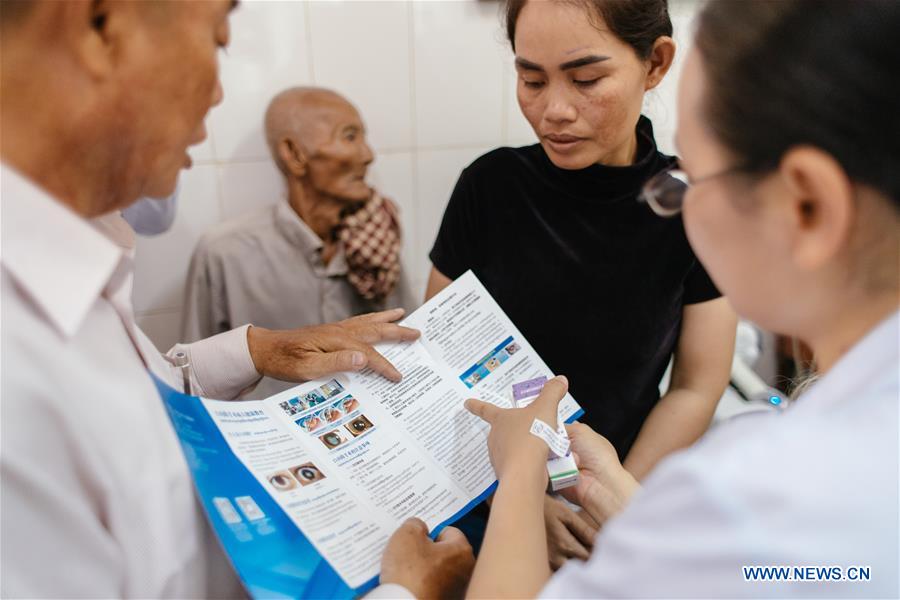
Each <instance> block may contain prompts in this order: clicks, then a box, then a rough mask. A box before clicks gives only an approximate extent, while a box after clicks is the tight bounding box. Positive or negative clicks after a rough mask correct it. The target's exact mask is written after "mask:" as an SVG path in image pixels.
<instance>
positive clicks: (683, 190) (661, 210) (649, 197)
mask: <svg viewBox="0 0 900 600" xmlns="http://www.w3.org/2000/svg"><path fill="white" fill-rule="evenodd" d="M741 170H743V167H730V168H728V169H725V170H724V171H719V172H718V173H713V174H712V175H706V176H705V177H700V178H698V179H694V180H693V181H692V180H691V178H690V177H688V174H687V173H685V172H684V171H682V170H681V169H678V168H673V169H668V170H666V171H663V172H661V173H657V174H656V175H654V176H653V177H651V178H650V180H649V181H647V183H645V184H644V188H643V189H642V190H641V194H640V196H638V200H639V201H640V202H646V203H647V204H649V205H650V208H651V209H652V210H653V212H655V213H656V214H657V215H659V216H660V217H674V216H675V215H677V214H678V213H680V212H681V209H682V207H683V206H684V196H685V194H687V191H688V188H690V187H693V186H697V185H700V184H701V183H704V182H706V181H710V180H712V179H716V178H718V177H724V176H726V175H731V174H733V173H737V172H738V171H741Z"/></svg>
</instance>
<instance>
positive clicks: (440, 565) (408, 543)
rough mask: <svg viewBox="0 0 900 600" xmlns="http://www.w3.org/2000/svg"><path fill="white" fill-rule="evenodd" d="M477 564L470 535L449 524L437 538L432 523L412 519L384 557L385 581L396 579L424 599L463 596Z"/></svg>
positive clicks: (398, 531) (396, 581) (383, 574)
mask: <svg viewBox="0 0 900 600" xmlns="http://www.w3.org/2000/svg"><path fill="white" fill-rule="evenodd" d="M474 568H475V555H474V554H472V546H470V545H469V542H468V541H467V540H466V536H464V535H463V534H462V532H461V531H460V530H459V529H456V528H455V527H447V528H446V529H444V530H443V531H442V532H441V534H440V535H439V536H438V538H437V541H435V542H433V541H431V539H430V538H429V537H428V527H427V526H426V525H425V523H423V522H422V521H421V520H419V519H408V520H407V521H406V522H405V523H404V524H403V525H401V526H400V528H399V529H397V531H395V532H394V535H392V536H391V539H390V541H389V542H388V545H387V548H386V549H385V551H384V556H383V557H382V559H381V583H396V584H399V585H402V586H403V587H405V588H406V589H407V590H409V591H410V592H411V593H412V595H413V596H415V597H416V598H419V599H420V600H431V599H432V598H462V597H463V596H464V595H465V592H466V586H467V585H469V578H471V577H472V569H474Z"/></svg>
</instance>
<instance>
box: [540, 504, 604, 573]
mask: <svg viewBox="0 0 900 600" xmlns="http://www.w3.org/2000/svg"><path fill="white" fill-rule="evenodd" d="M544 524H545V525H546V527H547V554H548V557H549V559H550V568H551V569H553V570H554V571H556V570H557V569H559V568H560V567H561V566H563V563H565V562H566V561H567V560H569V559H570V558H578V559H581V560H587V559H588V558H589V557H590V555H591V549H592V548H593V547H594V536H596V535H597V528H596V527H594V526H593V525H590V524H588V522H587V520H586V519H585V518H584V517H582V516H581V515H579V514H578V513H576V512H574V511H573V510H572V509H571V508H569V507H568V506H566V504H565V503H564V502H562V501H560V500H557V499H556V498H554V497H553V496H545V497H544Z"/></svg>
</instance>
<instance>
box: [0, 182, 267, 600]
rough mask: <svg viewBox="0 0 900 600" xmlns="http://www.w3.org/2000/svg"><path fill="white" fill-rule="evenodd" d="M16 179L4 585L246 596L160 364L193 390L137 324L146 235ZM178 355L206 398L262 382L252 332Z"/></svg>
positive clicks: (40, 593) (8, 241)
mask: <svg viewBox="0 0 900 600" xmlns="http://www.w3.org/2000/svg"><path fill="white" fill-rule="evenodd" d="M0 177H2V179H0V202H2V217H0V218H2V222H0V224H2V238H0V239H2V252H0V264H2V273H0V277H2V287H0V298H2V383H0V391H2V421H0V428H2V437H0V479H2V502H3V504H2V513H0V519H2V529H0V532H2V535H0V556H2V582H0V595H2V596H3V597H44V598H48V597H54V598H62V597H66V598H78V597H84V598H86V597H91V598H108V597H143V598H160V597H179V598H193V597H223V596H234V595H242V593H243V592H242V591H241V589H240V586H239V584H238V583H237V580H236V579H235V577H234V575H233V574H232V571H231V569H230V568H229V567H228V565H227V562H226V560H225V557H224V555H223V554H222V552H221V550H220V549H219V547H218V544H217V542H216V541H215V540H214V537H213V535H212V533H211V532H210V530H209V529H208V526H207V524H206V520H205V518H204V516H203V514H202V509H201V508H200V506H199V504H198V503H197V501H196V500H195V497H194V492H193V484H192V481H191V476H190V473H189V471H188V468H187V465H186V463H185V460H184V458H183V456H182V453H181V449H180V447H179V443H178V441H177V438H176V436H175V433H174V431H173V429H172V427H171V424H170V422H169V418H168V416H167V414H166V412H165V409H164V407H163V404H162V401H161V400H160V398H159V396H158V394H157V391H156V388H155V386H154V384H153V382H152V380H151V378H150V376H149V374H148V373H147V370H146V369H147V367H149V368H150V369H152V370H153V372H154V373H156V374H157V375H158V376H160V377H162V378H164V379H166V380H167V381H168V382H169V383H170V384H171V385H173V386H174V387H177V388H179V389H180V388H181V387H182V386H181V384H180V378H179V377H178V375H177V374H176V372H175V371H174V369H173V368H172V367H171V365H170V364H169V363H168V362H167V361H166V360H165V359H164V358H163V356H162V355H160V354H159V352H158V351H157V350H156V349H155V348H154V346H153V344H152V343H151V342H150V340H149V339H148V338H147V337H146V336H145V335H144V334H143V332H141V330H140V329H139V328H138V327H137V325H136V324H135V322H134V317H133V313H132V308H131V284H132V267H131V265H132V262H133V261H132V256H133V253H132V250H133V233H131V231H130V229H129V228H127V226H125V223H124V221H123V220H122V219H121V216H120V215H118V214H112V215H107V216H105V217H103V218H100V219H97V220H95V221H94V222H88V221H86V220H84V219H82V218H80V217H79V216H77V215H76V214H75V213H73V212H71V211H70V210H69V209H68V208H67V207H65V206H64V205H63V204H61V203H59V202H57V201H55V200H54V199H53V198H51V197H50V196H49V195H48V194H47V193H46V192H44V191H43V190H41V189H40V188H38V187H37V186H35V185H34V184H32V183H31V182H29V181H28V180H26V179H25V178H24V177H22V176H21V175H19V174H18V173H16V172H15V171H13V170H12V169H10V168H9V167H7V166H5V165H4V166H3V167H2V171H0ZM101 232H102V233H101ZM178 350H182V351H185V352H186V353H187V354H188V356H189V358H190V361H191V364H192V368H193V385H194V392H195V393H199V394H202V395H205V396H208V397H213V398H234V397H236V396H237V395H238V394H239V393H240V392H241V391H242V390H244V389H246V388H247V387H248V386H250V385H252V384H253V383H254V382H255V381H256V380H258V378H259V375H258V373H257V372H256V369H255V368H254V366H253V361H252V359H251V357H250V354H249V350H248V348H247V326H245V327H241V328H239V329H236V330H233V331H230V332H227V333H223V334H221V335H219V336H216V337H214V338H210V339H208V340H203V341H201V342H197V343H195V344H189V345H184V346H176V347H175V348H173V349H172V350H171V351H170V354H171V353H173V352H175V351H178ZM145 364H146V365H147V367H145Z"/></svg>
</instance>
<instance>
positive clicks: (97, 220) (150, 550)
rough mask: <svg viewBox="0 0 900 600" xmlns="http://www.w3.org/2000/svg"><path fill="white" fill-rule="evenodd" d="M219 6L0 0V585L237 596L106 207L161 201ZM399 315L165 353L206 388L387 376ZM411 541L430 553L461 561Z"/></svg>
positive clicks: (216, 28) (212, 92)
mask: <svg viewBox="0 0 900 600" xmlns="http://www.w3.org/2000/svg"><path fill="white" fill-rule="evenodd" d="M234 4H235V3H234V2H233V1H228V0H203V1H194V2H187V1H185V2H124V1H123V2H116V1H109V2H107V1H102V2H100V1H89V0H69V1H67V2H58V1H54V0H30V1H17V0H3V1H2V2H0V107H2V108H0V129H2V131H3V135H2V137H0V158H2V172H0V190H2V193H0V201H2V215H3V218H2V221H0V225H2V243H3V247H2V258H0V265H2V271H0V282H2V285H0V300H2V303H0V304H2V309H3V313H2V319H3V324H2V325H3V326H2V363H0V364H2V379H0V386H2V392H0V398H2V413H3V418H2V421H0V428H2V433H0V443H2V446H0V487H2V490H3V506H2V511H0V572H2V577H0V597H3V598H163V597H171V598H204V597H211V598H221V597H230V596H238V595H241V592H242V590H241V589H240V587H239V586H238V585H237V581H236V579H235V577H234V575H233V573H232V572H231V570H230V569H229V567H228V564H227V561H226V560H225V557H224V555H223V554H222V551H221V549H220V548H219V546H218V544H217V543H216V542H215V540H214V539H213V538H212V537H211V535H210V529H209V527H208V525H207V523H206V520H205V519H204V516H203V514H202V511H201V509H200V506H199V504H198V503H197V501H196V499H195V497H194V494H193V489H192V482H191V476H190V472H189V470H188V467H187V464H186V463H185V460H184V457H183V455H182V452H181V449H180V448H179V444H178V440H177V438H176V436H175V433H174V431H173V429H172V427H171V423H170V421H169V418H168V416H167V414H166V411H165V409H164V408H163V403H162V400H161V399H160V397H159V395H158V393H157V389H156V386H155V385H154V381H153V379H152V378H151V376H150V374H149V373H148V371H150V372H152V373H154V374H155V375H156V376H157V377H158V378H161V379H163V380H166V381H167V382H168V383H169V384H170V385H172V386H173V387H176V386H177V387H179V388H180V380H179V379H178V377H177V375H176V372H175V371H174V368H173V367H172V366H171V365H170V364H169V363H168V362H167V360H166V358H167V356H164V355H161V354H160V353H159V352H158V351H157V350H156V349H155V348H154V347H153V344H152V343H151V342H150V340H149V339H148V338H147V336H146V335H144V334H143V332H141V330H140V328H138V327H137V325H136V324H135V321H134V313H133V309H132V306H131V301H130V298H131V282H132V264H133V261H132V257H133V244H134V233H133V231H132V229H131V228H130V227H129V226H128V225H127V224H126V223H125V221H124V219H122V217H121V215H120V211H121V210H122V209H124V208H125V207H127V206H128V205H130V204H132V203H133V202H135V201H136V200H137V199H138V198H139V197H141V196H151V197H164V196H166V195H168V194H171V193H172V191H173V190H174V189H175V183H176V179H177V177H178V172H179V171H180V170H181V168H183V167H187V166H189V165H190V158H189V157H188V155H187V153H186V151H187V148H188V147H189V146H190V145H193V144H196V143H199V142H200V141H201V140H202V139H203V137H204V136H205V130H204V127H203V119H204V117H205V116H206V113H207V111H209V109H210V108H211V107H212V106H214V105H215V104H217V103H218V102H219V101H221V99H222V89H221V87H220V86H219V79H218V68H217V58H216V54H217V52H218V50H219V48H221V47H224V46H226V45H227V44H228V38H229V24H228V15H229V12H230V10H231V8H233V6H234ZM48 165H52V167H53V168H48ZM401 314H402V311H399V310H398V311H387V312H384V313H379V314H376V315H367V316H364V317H356V318H354V319H351V320H347V321H342V322H340V323H336V324H331V325H323V326H318V327H309V328H304V329H295V330H292V331H273V330H267V329H264V328H262V327H251V326H246V325H244V326H242V327H239V328H238V329H235V330H232V331H229V332H226V333H223V334H220V335H217V336H215V337H213V338H211V339H207V340H202V341H200V342H197V343H195V344H189V345H184V346H176V349H180V350H181V351H184V352H185V353H186V354H187V355H188V357H189V359H190V361H191V365H192V367H193V375H192V380H193V381H192V384H193V385H194V386H195V387H194V389H196V390H197V391H198V392H199V393H201V394H203V395H207V396H212V397H218V398H234V397H236V396H238V395H239V394H240V392H241V391H242V390H244V389H245V388H247V387H248V386H252V385H253V384H254V383H255V382H256V381H257V380H258V379H259V377H260V376H261V375H266V376H274V377H280V378H284V379H291V380H295V381H298V380H306V379H310V378H314V377H318V376H321V375H324V374H326V373H330V372H334V371H341V370H358V369H361V368H363V367H365V366H366V365H369V366H371V367H372V368H373V369H375V370H376V371H378V372H380V373H382V374H385V375H387V376H389V377H391V378H392V379H394V380H397V379H399V377H400V374H399V373H398V372H397V371H396V369H394V368H393V367H392V366H391V365H390V364H389V363H388V362H387V361H386V360H385V359H384V357H382V356H380V355H379V354H378V353H377V352H376V351H375V350H374V349H373V348H372V344H375V343H378V342H380V341H385V340H411V339H415V338H416V337H417V333H416V332H415V331H412V330H409V329H406V328H402V327H399V326H397V325H395V324H393V323H391V321H394V320H396V319H398V318H399V317H400V316H401ZM170 354H171V352H170ZM420 541H421V543H422V544H423V549H424V552H423V558H425V559H426V560H431V561H432V562H433V561H438V562H440V563H441V564H443V562H442V561H444V560H445V559H448V558H450V559H452V558H453V557H454V556H455V557H459V556H465V555H466V554H471V551H470V550H468V549H467V548H466V547H465V546H464V544H463V543H462V542H456V543H453V544H448V543H444V544H443V545H442V546H439V544H431V543H426V541H427V538H426V539H425V540H420ZM448 564H449V563H448ZM467 564H468V567H469V569H470V568H471V564H469V563H467ZM456 572H457V573H458V574H459V575H460V576H465V575H467V574H468V573H467V572H465V571H464V570H457V571H456ZM387 581H394V582H396V583H401V584H403V585H404V587H407V588H408V589H411V590H416V589H417V588H416V585H417V579H416V578H415V577H412V576H405V575H403V574H399V575H396V576H394V579H393V580H387Z"/></svg>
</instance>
